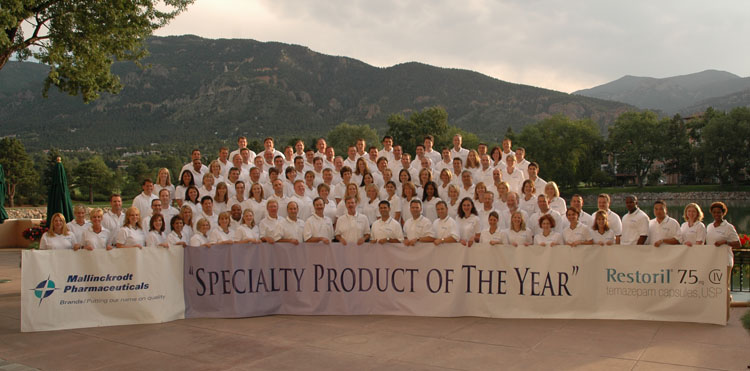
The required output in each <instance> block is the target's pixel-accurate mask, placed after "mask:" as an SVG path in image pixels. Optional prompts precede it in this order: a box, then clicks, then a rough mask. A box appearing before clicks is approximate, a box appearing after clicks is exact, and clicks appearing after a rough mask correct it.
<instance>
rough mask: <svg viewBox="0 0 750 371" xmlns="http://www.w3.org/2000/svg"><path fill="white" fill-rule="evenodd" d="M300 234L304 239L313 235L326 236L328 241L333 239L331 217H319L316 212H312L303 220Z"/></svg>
mask: <svg viewBox="0 0 750 371" xmlns="http://www.w3.org/2000/svg"><path fill="white" fill-rule="evenodd" d="M330 204H331V203H329V205H330ZM324 215H325V214H324ZM302 236H303V237H304V239H305V241H307V240H309V239H311V238H313V237H322V238H327V239H328V240H329V241H331V240H333V224H332V223H331V219H329V218H328V217H326V216H323V217H319V216H318V215H317V214H313V215H312V216H310V217H309V218H307V220H306V221H305V228H304V230H303V233H302Z"/></svg>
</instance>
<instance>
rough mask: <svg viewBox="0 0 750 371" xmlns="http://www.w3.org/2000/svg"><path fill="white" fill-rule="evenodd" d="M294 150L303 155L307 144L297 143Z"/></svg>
mask: <svg viewBox="0 0 750 371" xmlns="http://www.w3.org/2000/svg"><path fill="white" fill-rule="evenodd" d="M294 150H295V151H296V152H297V153H302V152H304V150H305V143H302V142H297V143H294Z"/></svg>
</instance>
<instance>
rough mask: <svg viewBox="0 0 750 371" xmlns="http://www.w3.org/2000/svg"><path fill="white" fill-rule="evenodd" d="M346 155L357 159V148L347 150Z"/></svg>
mask: <svg viewBox="0 0 750 371" xmlns="http://www.w3.org/2000/svg"><path fill="white" fill-rule="evenodd" d="M346 154H347V155H348V156H349V158H350V159H353V158H355V157H357V148H355V147H349V148H347V150H346Z"/></svg>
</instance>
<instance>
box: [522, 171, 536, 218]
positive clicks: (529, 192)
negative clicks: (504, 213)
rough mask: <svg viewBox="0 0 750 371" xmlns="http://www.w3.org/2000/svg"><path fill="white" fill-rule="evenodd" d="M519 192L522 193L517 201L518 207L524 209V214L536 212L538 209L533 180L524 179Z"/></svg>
mask: <svg viewBox="0 0 750 371" xmlns="http://www.w3.org/2000/svg"><path fill="white" fill-rule="evenodd" d="M521 192H522V195H521V197H520V200H519V202H518V207H520V208H521V210H523V211H525V212H526V215H534V214H536V212H537V211H539V206H537V199H536V188H535V186H534V181H532V180H531V179H526V180H524V181H523V185H522V186H521Z"/></svg>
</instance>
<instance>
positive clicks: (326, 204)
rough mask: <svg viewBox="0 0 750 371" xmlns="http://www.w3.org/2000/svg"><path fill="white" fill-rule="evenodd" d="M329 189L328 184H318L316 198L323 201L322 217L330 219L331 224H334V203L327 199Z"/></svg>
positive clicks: (329, 193) (329, 192)
mask: <svg viewBox="0 0 750 371" xmlns="http://www.w3.org/2000/svg"><path fill="white" fill-rule="evenodd" d="M330 195H331V187H329V186H328V184H325V183H320V184H318V196H319V197H320V198H321V199H322V200H323V215H324V216H326V217H328V219H331V223H333V224H336V202H335V201H333V200H331V199H329V196H330Z"/></svg>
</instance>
